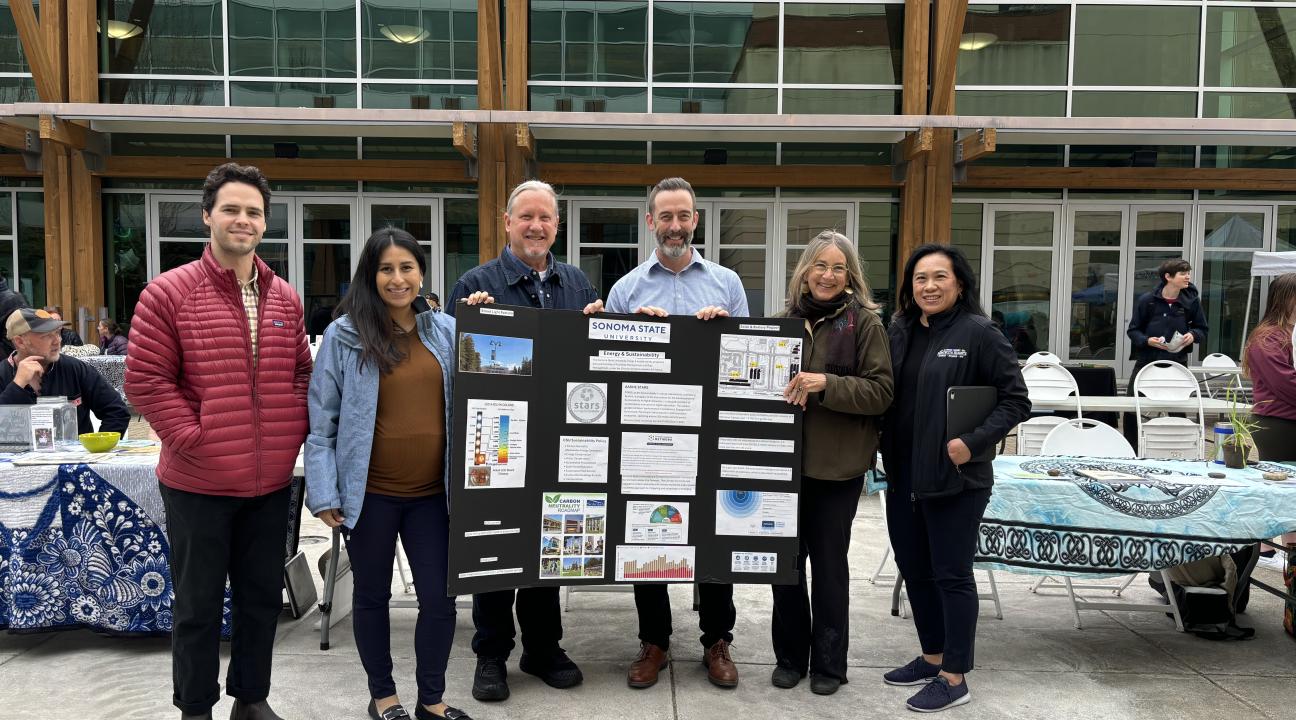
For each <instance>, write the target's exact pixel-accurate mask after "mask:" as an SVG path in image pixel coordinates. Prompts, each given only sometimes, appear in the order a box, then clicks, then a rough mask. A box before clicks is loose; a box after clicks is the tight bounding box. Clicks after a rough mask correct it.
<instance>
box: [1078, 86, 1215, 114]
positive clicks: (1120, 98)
mask: <svg viewBox="0 0 1296 720" xmlns="http://www.w3.org/2000/svg"><path fill="white" fill-rule="evenodd" d="M1071 116H1072V117H1197V93H1192V92H1103V91H1095V90H1090V91H1084V90H1076V91H1075V92H1073V93H1071Z"/></svg>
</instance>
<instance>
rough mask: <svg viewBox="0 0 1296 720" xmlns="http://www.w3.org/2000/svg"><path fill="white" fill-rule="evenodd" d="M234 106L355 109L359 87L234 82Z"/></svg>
mask: <svg viewBox="0 0 1296 720" xmlns="http://www.w3.org/2000/svg"><path fill="white" fill-rule="evenodd" d="M230 105H242V106H247V107H292V108H295V107H313V108H334V107H337V108H353V107H355V106H356V86H355V85H347V84H342V83H289V82H231V83H230Z"/></svg>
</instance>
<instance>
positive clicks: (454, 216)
mask: <svg viewBox="0 0 1296 720" xmlns="http://www.w3.org/2000/svg"><path fill="white" fill-rule="evenodd" d="M441 212H442V214H443V215H444V216H445V219H444V220H443V223H444V225H445V285H444V288H445V291H446V292H447V293H448V292H450V290H451V289H452V288H453V287H454V286H455V283H457V282H459V278H460V277H462V276H463V274H464V273H466V272H468V271H469V270H471V269H473V268H474V267H477V259H478V253H479V252H480V250H479V249H478V240H477V238H478V227H477V200H476V199H475V198H472V199H459V198H454V199H447V200H444V201H442V204H441ZM558 237H560V238H563V237H566V236H565V235H561V234H560V235H559V236H558ZM559 245H565V243H563V242H558V243H555V244H554V250H557V249H558V246H559ZM442 299H443V300H444V299H445V298H442Z"/></svg>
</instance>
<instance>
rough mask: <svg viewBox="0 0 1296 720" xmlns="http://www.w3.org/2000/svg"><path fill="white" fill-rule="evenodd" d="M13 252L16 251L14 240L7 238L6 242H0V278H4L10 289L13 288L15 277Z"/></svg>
mask: <svg viewBox="0 0 1296 720" xmlns="http://www.w3.org/2000/svg"><path fill="white" fill-rule="evenodd" d="M13 250H14V241H13V238H5V239H4V240H0V277H4V278H5V281H6V282H8V283H10V285H9V287H13V284H12V283H13V281H14V277H15V275H14V262H13Z"/></svg>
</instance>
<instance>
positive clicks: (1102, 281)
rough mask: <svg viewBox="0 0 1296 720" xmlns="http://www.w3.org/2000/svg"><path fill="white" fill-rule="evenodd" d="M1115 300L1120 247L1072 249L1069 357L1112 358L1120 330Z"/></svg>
mask: <svg viewBox="0 0 1296 720" xmlns="http://www.w3.org/2000/svg"><path fill="white" fill-rule="evenodd" d="M1119 215H1120V213H1117V217H1118V218H1119ZM1117 234H1118V235H1119V232H1118V233H1117ZM1118 242H1119V238H1118ZM1119 301H1120V251H1119V250H1101V251H1099V250H1076V251H1075V253H1074V254H1073V255H1072V261H1071V328H1070V331H1069V332H1068V336H1069V337H1070V348H1069V352H1070V355H1068V357H1069V358H1070V359H1072V360H1115V359H1116V338H1117V336H1118V334H1119V333H1123V332H1124V328H1120V327H1119V325H1120V319H1119V318H1118V317H1117V315H1116V307H1117V305H1118V304H1119Z"/></svg>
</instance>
